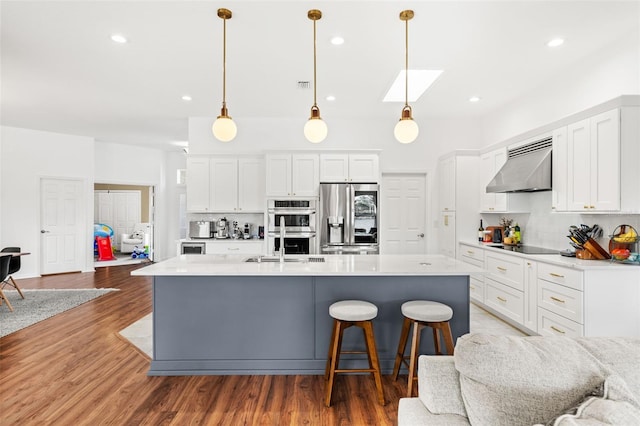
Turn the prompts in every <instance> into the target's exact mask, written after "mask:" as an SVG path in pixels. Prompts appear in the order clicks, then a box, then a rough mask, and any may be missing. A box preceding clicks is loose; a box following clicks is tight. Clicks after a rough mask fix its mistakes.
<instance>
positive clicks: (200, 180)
mask: <svg viewBox="0 0 640 426" xmlns="http://www.w3.org/2000/svg"><path fill="white" fill-rule="evenodd" d="M209 165H210V161H209V157H189V158H187V211H190V212H208V211H210V208H211V207H210V205H209V195H210V194H209V193H210V189H209Z"/></svg>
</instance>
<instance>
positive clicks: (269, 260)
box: [245, 256, 324, 263]
mask: <svg viewBox="0 0 640 426" xmlns="http://www.w3.org/2000/svg"><path fill="white" fill-rule="evenodd" d="M245 262H256V263H262V262H265V263H279V262H280V257H279V256H253V257H249V258H248V259H246V260H245ZM284 262H285V263H290V262H297V263H310V262H324V257H288V256H285V258H284Z"/></svg>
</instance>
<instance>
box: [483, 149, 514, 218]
mask: <svg viewBox="0 0 640 426" xmlns="http://www.w3.org/2000/svg"><path fill="white" fill-rule="evenodd" d="M506 162H507V149H506V148H500V149H496V150H494V151H491V152H487V153H485V154H483V155H482V156H481V157H480V210H481V211H483V212H504V211H507V207H508V205H507V194H497V193H492V192H487V185H489V182H491V180H492V179H493V178H494V177H495V176H496V174H497V173H498V171H499V170H500V169H501V168H502V166H504V164H505V163H506Z"/></svg>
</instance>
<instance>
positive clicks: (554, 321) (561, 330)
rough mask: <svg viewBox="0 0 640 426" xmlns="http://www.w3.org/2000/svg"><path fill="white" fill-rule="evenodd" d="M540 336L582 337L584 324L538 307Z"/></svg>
mask: <svg viewBox="0 0 640 426" xmlns="http://www.w3.org/2000/svg"><path fill="white" fill-rule="evenodd" d="M538 334H540V335H541V336H565V337H582V336H583V335H584V327H583V326H582V324H578V323H577V322H575V321H571V320H569V319H566V318H565V317H562V316H560V315H558V314H555V313H553V312H551V311H547V310H546V309H544V308H541V307H538Z"/></svg>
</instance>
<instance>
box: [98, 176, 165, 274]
mask: <svg viewBox="0 0 640 426" xmlns="http://www.w3.org/2000/svg"><path fill="white" fill-rule="evenodd" d="M153 218H154V187H153V186H145V185H125V184H108V183H96V184H94V218H93V219H94V223H95V224H101V225H108V226H109V228H111V229H112V230H113V236H112V238H111V240H112V241H111V244H112V247H113V254H114V256H115V258H116V260H111V261H104V260H98V259H97V258H96V261H95V262H94V266H95V267H101V266H114V265H124V264H131V263H139V262H143V261H147V260H153V256H154V226H153ZM137 228H141V229H137ZM142 230H143V231H144V236H142V235H140V237H141V243H140V244H139V245H137V244H133V245H131V244H122V243H123V238H124V239H125V240H128V239H129V238H131V237H134V238H137V237H138V235H135V236H134V235H132V234H133V233H134V232H136V231H138V232H139V231H142ZM127 242H129V241H127ZM123 247H124V248H125V249H123Z"/></svg>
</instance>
